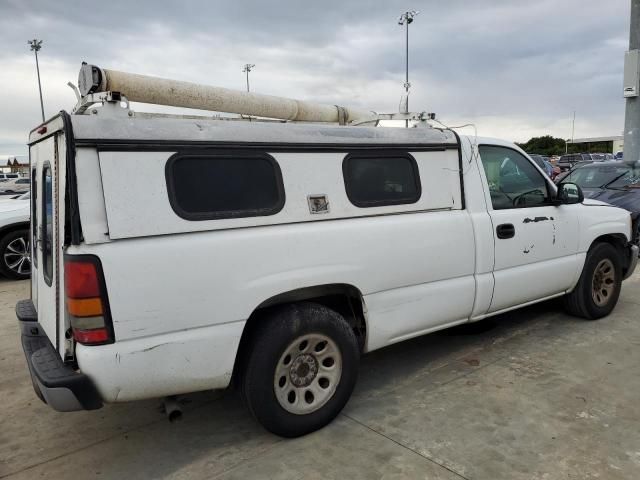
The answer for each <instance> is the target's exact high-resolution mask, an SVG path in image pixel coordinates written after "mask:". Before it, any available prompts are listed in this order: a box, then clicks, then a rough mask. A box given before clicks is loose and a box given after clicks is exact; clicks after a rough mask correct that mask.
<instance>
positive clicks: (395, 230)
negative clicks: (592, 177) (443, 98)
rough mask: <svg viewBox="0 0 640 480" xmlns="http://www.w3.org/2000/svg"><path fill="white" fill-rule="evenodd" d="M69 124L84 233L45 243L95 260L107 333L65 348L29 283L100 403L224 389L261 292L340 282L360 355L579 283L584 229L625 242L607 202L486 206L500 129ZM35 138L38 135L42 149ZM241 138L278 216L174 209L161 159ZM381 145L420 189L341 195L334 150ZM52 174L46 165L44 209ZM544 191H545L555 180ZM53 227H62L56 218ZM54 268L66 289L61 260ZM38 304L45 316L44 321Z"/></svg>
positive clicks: (622, 225)
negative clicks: (273, 184) (276, 177)
mask: <svg viewBox="0 0 640 480" xmlns="http://www.w3.org/2000/svg"><path fill="white" fill-rule="evenodd" d="M71 120H72V124H73V134H74V141H75V143H76V145H75V147H76V154H75V155H76V156H75V160H76V183H77V190H78V208H79V216H80V223H81V225H82V236H83V237H82V241H81V242H78V244H75V245H69V244H64V242H65V240H64V236H63V232H62V231H61V230H62V229H60V231H59V232H58V234H57V236H56V238H57V241H58V247H57V250H56V251H57V253H58V255H59V256H60V258H61V255H62V254H66V255H79V254H89V255H95V256H97V257H98V258H99V259H100V261H101V264H102V268H103V271H104V277H105V283H106V288H107V290H108V299H109V306H110V313H111V317H112V320H113V330H114V333H115V339H116V341H115V343H112V344H109V345H101V346H84V345H80V344H76V345H75V346H73V345H70V343H69V342H64V341H62V340H61V339H60V338H57V339H56V335H55V333H54V331H55V328H56V326H57V328H58V330H59V333H64V332H65V331H66V330H67V329H68V328H69V327H68V324H66V323H65V308H64V301H60V300H59V299H57V298H56V297H55V296H52V295H54V293H53V292H54V290H52V289H51V288H50V287H47V286H46V285H44V284H41V282H40V280H38V282H37V285H36V287H37V288H36V293H37V295H38V301H37V310H38V318H39V319H43V321H45V322H46V325H47V326H46V327H45V330H46V331H47V334H48V336H49V338H50V339H51V340H52V342H53V341H54V339H55V341H56V345H57V348H58V350H59V351H60V353H61V355H62V356H65V355H66V356H69V355H73V356H74V358H75V361H77V364H78V366H79V368H80V371H81V372H82V373H83V374H85V375H87V376H89V377H90V378H91V380H92V381H93V382H94V383H95V385H96V387H97V389H98V391H99V392H100V394H101V395H102V397H103V399H104V400H106V401H110V402H115V401H128V400H134V399H141V398H149V397H155V396H164V395H173V394H178V393H185V392H190V391H197V390H204V389H211V388H224V387H226V386H227V385H228V383H229V380H230V378H231V374H232V371H233V368H234V365H235V363H236V354H237V351H238V345H239V343H240V339H241V335H242V333H243V330H244V328H245V325H246V323H247V320H248V319H249V318H250V317H251V316H252V314H253V313H254V312H255V311H256V309H258V308H259V307H260V306H261V305H264V304H265V302H269V301H270V300H271V299H274V298H277V297H278V296H280V295H283V294H287V293H289V292H293V291H296V290H298V289H304V288H315V287H322V286H327V285H347V286H350V287H352V288H353V289H354V290H355V291H357V292H358V294H359V296H360V301H361V302H362V310H363V313H364V319H365V323H366V337H365V339H364V342H363V349H364V351H372V350H375V349H377V348H382V347H384V346H387V345H390V344H392V343H395V342H399V341H402V340H405V339H407V338H411V337H414V336H417V335H422V334H424V333H428V332H431V331H434V330H438V329H442V328H446V327H448V326H452V325H455V324H459V323H463V322H468V321H475V320H480V319H482V318H485V317H486V316H489V315H494V314H496V313H499V312H502V311H505V310H509V309H513V308H517V307H518V306H522V305H527V304H530V303H534V302H537V301H542V300H545V299H547V298H551V297H554V296H559V295H563V294H564V293H566V292H568V291H570V290H571V289H572V288H573V287H574V286H575V284H576V282H577V281H578V278H579V276H580V272H581V271H582V267H583V265H584V262H585V257H586V252H587V250H588V249H589V247H590V245H591V244H592V243H593V241H594V240H595V239H597V238H598V237H600V236H602V235H618V236H620V237H621V238H624V239H625V241H627V242H628V241H630V218H629V214H628V212H626V211H624V210H621V209H617V208H614V207H610V206H604V205H594V204H584V205H582V204H576V205H561V206H553V205H546V206H541V207H534V208H514V209H507V210H494V209H493V208H492V204H491V197H490V195H489V191H488V190H489V189H488V183H487V179H486V175H485V172H484V169H483V166H482V163H481V159H480V157H479V155H478V147H477V146H478V145H483V144H487V145H495V146H503V147H506V148H509V149H512V150H516V151H520V150H519V149H518V148H517V147H515V146H514V145H512V144H510V143H508V142H503V141H499V140H494V139H477V138H474V137H461V138H460V143H458V139H457V138H456V136H455V135H454V134H453V133H452V132H450V131H444V132H443V131H440V130H435V129H385V128H371V127H335V126H318V125H284V124H269V123H265V124H261V123H238V122H225V121H214V120H193V119H183V120H178V119H137V118H135V117H132V118H130V117H105V118H101V117H99V116H90V115H76V116H73V117H72V118H71ZM60 138H62V137H60ZM32 140H33V139H32ZM46 141H48V140H43V141H42V142H41V143H36V144H35V145H42V148H44V146H45V144H44V143H43V142H46ZM39 148H41V147H38V148H34V147H33V146H32V157H31V158H32V162H35V163H36V164H37V165H38V167H37V168H38V175H40V174H41V173H40V172H41V166H40V165H41V161H42V159H41V158H39V156H38V155H39V153H38V151H39V150H38V149H39ZM243 148H244V149H247V148H250V149H253V150H258V151H260V152H264V153H268V154H270V155H271V156H272V157H273V158H274V159H275V161H276V162H277V163H278V165H279V167H280V169H281V172H282V179H283V186H284V191H285V192H286V201H285V203H284V207H283V208H282V209H281V210H280V211H278V212H277V213H275V214H273V215H268V216H256V217H246V218H225V219H216V220H200V221H193V220H187V219H185V218H182V217H180V216H179V215H178V214H177V213H176V212H175V211H174V210H173V208H172V206H171V203H170V201H169V198H168V187H167V177H166V172H165V166H166V163H167V160H168V159H169V158H170V157H171V156H172V155H174V154H175V153H176V152H183V151H185V150H189V151H192V150H194V149H195V150H196V151H198V152H210V151H216V149H227V150H229V149H231V150H233V149H243ZM378 148H380V149H395V150H400V151H402V152H406V153H409V154H411V156H412V157H413V158H415V161H416V163H417V166H418V170H419V176H420V181H421V187H422V194H421V196H420V198H419V200H418V201H416V202H415V203H411V204H403V205H387V206H376V207H371V208H360V207H357V206H355V205H354V204H352V203H351V202H350V200H349V198H348V196H347V194H346V192H345V183H344V180H343V170H342V168H343V167H342V162H343V159H344V158H345V156H346V155H347V154H348V153H349V152H352V151H354V150H359V149H370V150H371V151H372V152H375V151H376V149H378ZM63 157H64V155H62V156H61V162H62V161H63ZM461 167H462V172H460V168H461ZM534 167H535V168H536V169H537V170H539V169H538V167H537V166H535V164H534ZM63 171H64V170H58V172H59V174H58V175H57V176H56V178H60V181H59V183H57V189H58V190H56V191H57V192H58V194H57V196H56V198H57V201H58V206H59V207H60V206H61V205H63V202H64V198H63V196H62V195H61V194H60V192H64V191H65V190H64V188H65V175H64V174H63V173H62V172H63ZM549 189H550V190H551V191H553V192H555V186H553V185H552V184H550V185H549ZM316 194H322V195H326V196H327V197H328V199H329V204H330V210H329V212H328V213H326V214H322V215H313V214H311V213H310V210H309V205H308V203H307V197H308V196H309V195H316ZM585 203H586V202H585ZM38 208H40V207H38ZM62 210H64V209H62V208H60V211H61V213H63V212H62ZM40 215H41V213H38V216H39V217H40ZM537 218H538V219H541V218H544V220H538V221H536V219H537ZM58 222H59V223H58V225H64V217H61V218H60V219H59V220H58ZM503 223H511V224H513V225H515V229H516V235H515V237H514V238H512V239H510V240H509V241H506V240H499V239H497V238H496V235H495V232H496V227H497V225H499V224H503ZM34 272H38V273H34V275H35V276H36V277H37V278H41V277H42V275H41V273H39V269H35V270H34ZM56 272H57V277H56V279H57V282H58V283H57V288H58V289H59V292H64V276H63V275H62V272H61V271H60V268H59V266H58V264H56ZM52 305H56V306H57V317H58V320H55V319H54V320H51V317H50V316H51V315H52V314H51V313H50V312H56V308H52ZM56 321H57V322H58V323H57V324H56V323H55V322H56ZM58 336H60V335H58Z"/></svg>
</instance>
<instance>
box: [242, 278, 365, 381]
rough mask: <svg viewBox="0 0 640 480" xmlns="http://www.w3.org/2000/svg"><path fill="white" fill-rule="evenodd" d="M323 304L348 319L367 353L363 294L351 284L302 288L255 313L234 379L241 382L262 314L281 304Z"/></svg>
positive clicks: (245, 333) (268, 302) (244, 333)
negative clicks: (239, 375)
mask: <svg viewBox="0 0 640 480" xmlns="http://www.w3.org/2000/svg"><path fill="white" fill-rule="evenodd" d="M302 301H307V302H315V303H320V304H322V305H324V306H326V307H328V308H330V309H332V310H334V311H336V312H337V313H339V314H340V315H342V316H343V317H344V319H345V320H346V321H347V322H348V323H349V325H350V326H351V328H352V329H353V332H354V333H355V335H356V338H357V339H358V343H359V345H360V351H362V350H364V346H365V342H366V338H367V322H366V318H365V313H364V301H363V298H362V293H361V292H360V290H358V289H357V288H356V287H354V286H352V285H348V284H330V285H317V286H314V287H306V288H299V289H296V290H291V291H289V292H284V293H281V294H279V295H275V296H273V297H271V298H269V299H267V300H265V301H264V302H262V303H261V304H260V305H258V307H256V309H255V310H254V311H253V312H252V313H251V315H250V316H249V319H248V320H247V323H246V324H245V326H244V329H243V331H242V337H241V338H240V345H239V346H238V351H237V353H236V361H235V364H234V369H233V378H234V379H237V377H238V372H239V371H240V369H241V368H242V359H243V358H245V352H246V350H247V348H248V346H249V344H250V340H251V334H252V332H253V330H254V326H255V325H256V324H257V323H258V322H260V319H261V317H262V314H263V313H264V312H265V311H266V310H268V309H272V308H275V307H277V306H279V305H285V304H288V303H295V302H302Z"/></svg>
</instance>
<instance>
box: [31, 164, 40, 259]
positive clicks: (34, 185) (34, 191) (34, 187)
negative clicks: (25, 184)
mask: <svg viewBox="0 0 640 480" xmlns="http://www.w3.org/2000/svg"><path fill="white" fill-rule="evenodd" d="M36 180H37V170H36V169H35V168H34V169H33V170H31V236H32V238H31V251H32V252H33V253H32V255H31V262H32V263H33V266H34V267H37V266H38V252H37V251H36V247H37V245H38V215H37V211H38V209H37V208H36V207H37V205H38V204H37V203H36V202H37V201H38V182H37V181H36Z"/></svg>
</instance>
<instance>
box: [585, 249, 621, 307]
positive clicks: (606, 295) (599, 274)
mask: <svg viewBox="0 0 640 480" xmlns="http://www.w3.org/2000/svg"><path fill="white" fill-rule="evenodd" d="M615 285H616V271H615V268H614V267H613V263H612V262H611V260H609V259H608V258H605V259H604V260H600V262H599V263H598V265H597V266H596V269H595V271H594V272H593V281H592V283H591V296H592V298H593V302H594V303H595V304H596V305H597V306H599V307H604V306H605V305H607V304H608V303H609V300H611V297H612V295H613V291H614V289H615Z"/></svg>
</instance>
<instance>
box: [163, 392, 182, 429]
mask: <svg viewBox="0 0 640 480" xmlns="http://www.w3.org/2000/svg"><path fill="white" fill-rule="evenodd" d="M163 403H164V413H166V414H167V418H168V419H169V421H170V422H171V423H173V422H175V421H177V420H180V419H181V418H182V407H181V406H180V404H178V397H177V396H175V395H172V396H170V397H165V399H164V402H163Z"/></svg>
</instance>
